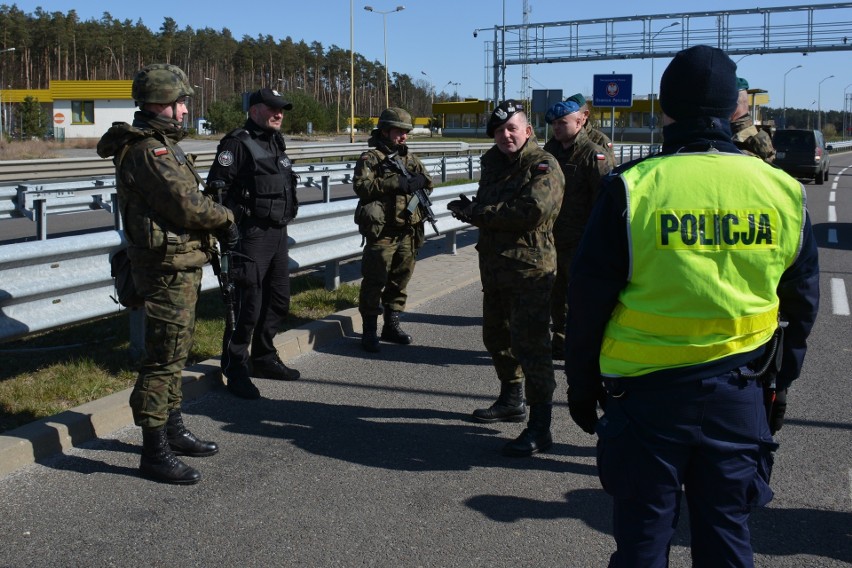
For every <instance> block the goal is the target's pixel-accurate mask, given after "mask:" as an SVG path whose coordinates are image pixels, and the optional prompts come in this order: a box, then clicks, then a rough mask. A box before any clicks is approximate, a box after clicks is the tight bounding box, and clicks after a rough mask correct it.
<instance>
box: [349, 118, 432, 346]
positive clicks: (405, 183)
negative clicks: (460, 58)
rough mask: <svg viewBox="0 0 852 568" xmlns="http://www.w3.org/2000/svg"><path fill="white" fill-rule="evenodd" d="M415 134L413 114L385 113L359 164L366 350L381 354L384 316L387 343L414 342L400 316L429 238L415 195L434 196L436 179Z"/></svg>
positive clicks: (361, 300)
mask: <svg viewBox="0 0 852 568" xmlns="http://www.w3.org/2000/svg"><path fill="white" fill-rule="evenodd" d="M411 129H412V124H411V115H410V114H409V113H408V112H406V111H405V110H403V109H401V108H394V107H391V108H387V109H385V110H384V111H382V114H381V115H380V116H379V123H378V125H377V128H376V129H375V130H373V132H372V134H371V136H370V140H369V142H368V143H367V144H368V146H369V147H370V150H367V151H366V152H364V153H363V154H361V157H360V158H358V163H357V164H356V165H355V183H354V188H355V193H356V194H358V206H357V208H356V210H355V222H356V223H357V224H358V228H359V231H360V232H361V234H362V235H363V236H364V239H365V240H366V244H365V246H364V255H363V257H362V259H361V275H362V276H363V277H364V278H363V280H362V281H361V293H360V297H359V301H358V310H359V311H360V312H361V317H362V318H363V322H364V324H363V326H364V327H363V333H362V335H361V345H362V347H363V348H364V349H365V350H366V351H368V352H371V353H376V352H378V351H379V338H378V335H377V330H378V317H379V314H384V326H383V327H382V334H381V338H382V339H383V340H385V341H390V342H393V343H399V344H402V345H408V344H409V343H411V341H412V338H411V336H410V335H409V334H407V333H405V332H404V331H403V330H402V328H401V327H400V324H399V314H400V312H402V311H404V310H405V301H406V299H407V298H408V293H407V292H406V287H407V286H408V282H409V280H411V276H412V274H414V264H415V262H416V259H417V251H418V249H419V248H420V247H421V246H422V245H423V243H424V242H425V239H426V236H425V232H424V229H423V223H424V221H425V219H424V217H423V214H422V212H421V211H420V207H417V206H416V201H413V200H416V197H414V196H413V195H412V194H413V193H414V192H415V191H417V190H418V189H423V190H425V191H426V193H427V194H429V193H431V192H432V178H430V177H429V174H428V173H426V168H425V166H424V165H423V163H422V162H421V161H420V160H419V159H418V158H417V156H415V155H414V154H413V153H412V152H410V151H409V149H408V147H407V146H406V145H405V141H406V140H407V138H408V133H409V132H410V131H411Z"/></svg>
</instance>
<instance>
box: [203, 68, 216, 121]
mask: <svg viewBox="0 0 852 568" xmlns="http://www.w3.org/2000/svg"><path fill="white" fill-rule="evenodd" d="M204 80H205V81H210V82H211V83H213V102H214V103H215V102H216V79H211V78H210V77H205V78H204ZM205 112H206V109H205ZM205 118H207V117H206V116H205Z"/></svg>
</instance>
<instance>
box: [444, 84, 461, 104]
mask: <svg viewBox="0 0 852 568" xmlns="http://www.w3.org/2000/svg"><path fill="white" fill-rule="evenodd" d="M447 85H452V86H453V87H454V88H455V91H454V93H453V98H454V99H456V102H458V101H459V85H461V83H456V82H454V81H448V82H447Z"/></svg>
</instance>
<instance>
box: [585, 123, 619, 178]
mask: <svg viewBox="0 0 852 568" xmlns="http://www.w3.org/2000/svg"><path fill="white" fill-rule="evenodd" d="M583 130H584V131H585V132H586V135H587V136H588V137H589V140H591V141H592V142H593V143H595V144H597V145H598V146H600V147H601V148H603V150H604V153H605V154H606V162H607V165H608V166H609V169H613V168H615V166H616V163H615V150H614V149H613V147H612V140H610V139H609V136H607V135H606V134H604V133H603V132H601V131H600V130H598V129H597V128H594V127H593V126H592V124H591V123H590V122H589V121H588V120H587V121H586V124H585V125H583Z"/></svg>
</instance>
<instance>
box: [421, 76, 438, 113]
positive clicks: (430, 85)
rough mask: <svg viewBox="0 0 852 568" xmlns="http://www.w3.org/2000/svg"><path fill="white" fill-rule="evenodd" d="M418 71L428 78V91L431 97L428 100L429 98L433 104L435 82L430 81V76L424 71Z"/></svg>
mask: <svg viewBox="0 0 852 568" xmlns="http://www.w3.org/2000/svg"><path fill="white" fill-rule="evenodd" d="M420 73H421V74H422V75H425V76H426V78H427V79H429V93H430V94H431V95H432V98H431V99H430V100H431V102H432V104H433V105H434V104H435V83H434V82H432V77H430V76H429V75H428V74H427V73H426V71H421V72H420Z"/></svg>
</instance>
